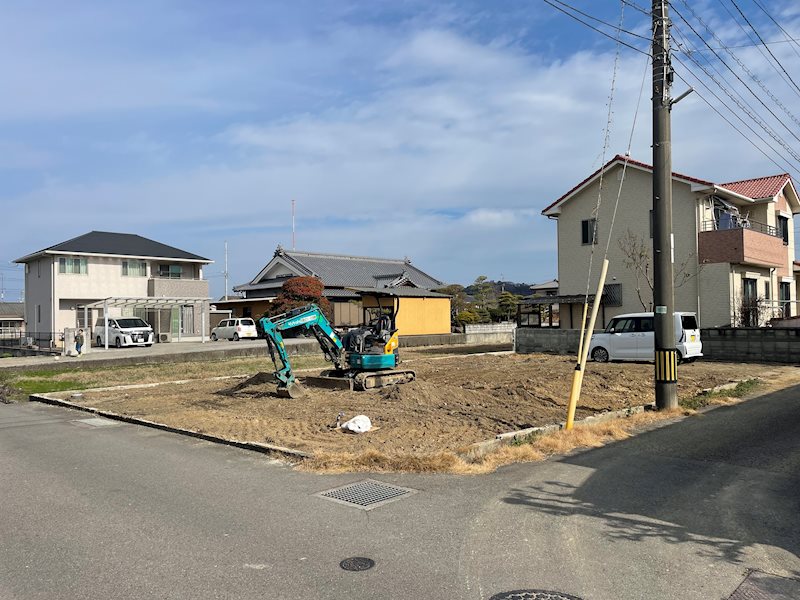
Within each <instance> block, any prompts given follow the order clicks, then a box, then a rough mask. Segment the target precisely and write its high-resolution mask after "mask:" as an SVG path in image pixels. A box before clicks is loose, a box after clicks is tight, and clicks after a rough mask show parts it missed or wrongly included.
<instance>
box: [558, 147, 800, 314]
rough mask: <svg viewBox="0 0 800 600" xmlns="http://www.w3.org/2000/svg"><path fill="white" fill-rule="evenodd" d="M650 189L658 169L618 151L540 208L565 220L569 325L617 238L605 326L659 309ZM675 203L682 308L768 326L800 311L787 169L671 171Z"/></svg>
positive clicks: (563, 267) (562, 244) (797, 207)
mask: <svg viewBox="0 0 800 600" xmlns="http://www.w3.org/2000/svg"><path fill="white" fill-rule="evenodd" d="M626 163H627V167H626V168H625V177H624V182H623V185H622V190H621V193H620V197H619V206H618V207H616V215H614V210H615V202H616V199H617V192H618V190H619V186H620V181H621V180H622V173H623V167H624V166H625V165H626ZM601 174H602V175H603V198H602V203H601V206H600V210H599V213H598V214H597V215H594V214H593V211H594V209H595V205H596V202H597V199H598V190H599V186H600V176H601ZM652 197H653V195H652V167H651V166H650V165H648V164H645V163H642V162H639V161H635V160H632V159H631V158H629V157H624V156H616V157H614V158H613V159H612V160H611V161H609V162H608V163H607V164H605V165H604V166H603V167H601V168H600V169H598V170H597V171H595V172H594V173H592V174H591V175H590V176H589V177H587V178H586V179H584V180H583V181H581V182H580V183H579V184H578V185H576V186H575V187H573V188H572V189H571V190H569V191H568V192H567V193H566V194H564V195H563V196H561V197H560V198H558V199H557V200H556V201H555V202H552V203H551V204H550V205H549V206H547V208H545V209H544V210H543V211H542V214H543V215H545V216H547V217H549V218H551V219H554V220H556V221H557V223H558V283H559V296H558V297H557V298H560V299H561V300H560V308H561V310H560V313H561V315H560V317H561V319H560V323H561V327H564V328H570V327H578V326H579V324H580V315H581V310H582V307H581V306H580V305H579V303H582V301H583V296H584V295H585V293H586V283H587V269H588V264H589V257H590V253H591V251H592V249H594V251H595V261H594V265H595V267H597V265H599V264H600V261H601V259H602V256H603V253H604V251H605V247H606V243H607V240H608V239H609V236H610V237H611V243H610V245H609V253H608V259H609V271H608V277H607V279H606V290H605V293H604V297H603V301H604V304H603V311H602V313H601V318H600V319H598V327H602V326H603V325H604V323H605V322H607V321H608V319H610V318H611V317H612V316H614V315H617V314H621V313H627V312H637V311H642V310H652V289H651V285H650V283H648V279H650V280H651V276H652V267H651V266H650V263H651V261H650V257H651V256H652ZM672 204H673V209H672V215H673V217H672V230H673V235H674V271H675V310H681V311H694V312H697V313H698V316H699V320H700V324H701V326H703V327H717V326H723V325H729V324H730V325H733V326H745V325H763V324H765V323H766V322H767V321H768V320H769V319H771V318H775V317H782V316H793V315H797V314H798V311H797V308H796V300H797V297H796V285H795V272H794V263H793V261H794V249H795V240H794V225H793V222H794V215H795V214H798V213H800V200H799V199H798V195H797V191H796V189H795V187H794V184H793V182H792V178H791V177H790V176H789V175H788V174H786V173H782V174H779V175H771V176H768V177H759V178H756V179H747V180H742V181H733V182H729V183H722V184H717V183H714V182H711V181H707V180H703V179H698V178H696V177H690V176H688V175H681V174H680V173H673V174H672ZM612 222H613V231H611V224H612ZM595 224H596V234H595V235H594V236H593V234H592V231H593V230H594V229H595ZM642 252H644V260H641V259H640V260H638V261H637V259H636V258H635V257H636V256H637V255H638V256H640V257H641V256H642ZM637 262H638V263H639V267H640V268H637V267H636V265H635V263H637ZM594 271H595V272H594V273H593V274H592V278H591V281H590V291H591V292H592V293H593V292H594V290H595V289H596V286H597V278H598V277H599V274H598V273H597V271H598V269H597V268H595V269H594Z"/></svg>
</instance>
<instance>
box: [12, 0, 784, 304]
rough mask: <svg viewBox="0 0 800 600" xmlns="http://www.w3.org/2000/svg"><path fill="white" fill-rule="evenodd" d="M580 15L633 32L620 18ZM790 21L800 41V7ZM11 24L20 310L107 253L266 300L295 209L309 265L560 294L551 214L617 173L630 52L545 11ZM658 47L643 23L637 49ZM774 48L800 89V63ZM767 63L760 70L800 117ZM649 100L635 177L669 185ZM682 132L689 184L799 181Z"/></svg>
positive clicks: (39, 15) (135, 15)
mask: <svg viewBox="0 0 800 600" xmlns="http://www.w3.org/2000/svg"><path fill="white" fill-rule="evenodd" d="M639 3H640V4H641V5H642V6H644V5H646V4H647V2H645V0H639ZM573 4H574V5H576V6H578V7H580V8H582V9H583V10H586V11H588V12H591V13H592V14H594V15H596V16H598V17H601V18H604V19H606V20H608V21H612V22H616V21H617V20H618V18H619V4H618V3H617V2H603V3H597V2H591V1H588V0H585V1H579V0H575V1H574V2H573ZM742 4H744V5H745V6H746V7H747V8H748V11H749V12H750V14H752V16H753V18H754V20H755V22H756V23H758V26H759V29H761V30H762V33H764V34H766V35H767V36H768V37H769V38H770V39H778V38H779V35H780V34H779V33H778V32H777V31H775V30H774V28H771V24H770V23H769V22H768V21H767V20H766V18H765V17H764V15H763V14H759V13H757V12H756V10H755V8H754V7H753V5H752V4H751V3H750V2H743V3H742ZM676 5H677V6H678V7H680V6H681V5H680V4H679V3H678V2H676ZM693 5H694V6H695V7H696V10H698V11H699V13H700V14H702V15H704V16H705V17H706V18H707V19H708V21H709V22H710V23H713V24H714V25H715V27H717V28H718V29H717V31H718V33H719V35H720V36H721V37H722V38H723V39H725V40H726V41H727V42H728V43H731V44H733V43H737V42H740V41H745V42H746V41H747V40H746V38H745V34H744V32H743V31H741V30H739V29H737V28H736V27H735V26H734V25H733V24H732V22H731V21H730V18H729V15H727V14H725V13H724V12H722V10H721V8H720V4H719V3H716V2H713V3H712V2H695V3H693ZM768 5H769V6H770V7H771V11H772V13H773V14H774V15H779V18H780V19H781V22H782V23H783V24H784V27H786V28H787V29H788V30H790V31H794V32H798V33H800V14H799V11H798V8H797V7H794V6H793V5H792V3H790V2H782V1H781V0H774V1H773V2H769V3H768ZM2 10H3V18H2V19H0V66H1V67H2V72H3V93H2V94H0V206H2V207H3V213H4V214H5V215H10V217H9V218H8V220H7V221H6V224H8V223H11V224H12V227H10V228H9V227H4V232H3V235H2V236H0V261H2V262H0V274H2V276H3V286H2V287H3V288H4V290H5V299H6V300H9V299H12V300H13V299H16V298H17V297H18V295H19V288H20V287H21V280H20V275H19V271H17V270H15V268H14V267H13V266H12V265H11V264H10V261H12V260H13V259H15V258H17V257H20V256H22V255H25V254H27V253H29V252H32V251H35V250H38V249H41V248H44V247H46V246H49V245H52V244H55V243H58V242H61V241H64V240H66V239H69V238H71V237H74V236H76V235H80V234H82V233H85V232H87V231H90V230H93V229H96V230H106V231H119V232H126V233H138V234H140V235H144V236H146V237H150V238H153V239H156V240H158V241H161V242H164V243H167V244H171V245H174V246H177V247H179V248H182V249H185V250H188V251H191V252H195V253H197V254H200V255H203V256H206V257H208V258H211V259H213V260H215V261H216V262H215V264H214V265H211V266H210V267H209V268H208V270H207V275H208V276H209V279H210V280H211V282H212V294H213V295H215V296H218V295H221V294H222V293H223V284H222V278H221V276H220V274H221V272H222V270H223V265H224V255H223V247H224V242H225V241H226V240H227V242H228V246H229V265H230V266H229V270H230V282H231V284H232V285H233V284H238V283H244V282H246V281H248V280H249V279H250V278H252V277H253V276H254V275H255V274H256V273H257V272H258V270H259V269H260V268H261V267H262V266H263V265H264V264H265V263H266V262H267V261H268V260H269V258H270V257H271V256H272V253H273V251H274V250H275V247H276V246H277V245H278V244H282V245H284V246H285V247H289V246H290V245H291V200H292V199H293V198H294V199H296V201H297V221H296V222H297V248H298V249H303V250H311V251H319V252H341V253H347V254H356V255H369V256H385V257H396V258H402V257H404V256H408V257H411V258H412V260H413V262H414V264H416V265H418V266H419V267H420V268H422V269H424V270H426V271H428V272H430V273H431V274H432V275H434V276H436V277H438V278H440V279H442V280H445V281H447V282H458V283H469V282H470V281H472V280H473V279H474V278H475V277H477V276H478V275H482V274H483V275H487V276H489V277H490V278H492V279H499V278H500V277H501V276H502V277H503V278H505V279H507V280H515V281H527V282H541V281H544V280H547V279H550V278H552V277H554V276H555V275H556V254H555V238H556V226H555V223H554V222H550V221H548V220H547V219H545V218H544V217H542V216H541V215H540V211H541V209H542V208H544V207H545V206H546V205H547V204H549V203H550V202H551V201H552V200H554V199H555V198H557V197H558V196H560V195H561V194H562V193H563V192H565V191H566V190H568V189H569V188H571V187H572V186H573V185H574V184H575V183H577V182H578V181H579V180H581V179H582V178H583V177H585V176H586V175H588V174H589V173H590V172H591V171H592V170H594V169H595V168H597V167H598V166H599V164H600V156H601V153H602V150H603V129H604V126H605V123H606V111H607V106H606V103H607V99H608V96H609V91H610V84H611V73H612V65H613V61H614V51H615V48H614V44H613V42H612V41H611V40H608V39H606V38H604V37H602V36H600V35H599V34H596V33H594V32H591V31H589V30H587V29H585V28H584V27H582V26H581V25H579V24H577V23H575V22H573V21H571V20H570V19H569V18H568V17H566V16H564V15H563V14H561V13H559V12H557V11H555V10H554V9H553V8H551V7H550V6H547V5H546V4H545V3H543V2H541V1H540V0H526V1H521V0H520V1H517V0H501V1H498V2H492V3H489V2H485V1H472V2H450V3H431V2H423V1H416V0H406V1H401V0H395V1H392V2H383V1H376V0H371V1H364V2H356V1H328V2H325V1H293V2H272V1H239V2H227V3H223V2H202V1H193V2H188V1H186V2H179V1H175V2H152V1H140V2H122V1H104V2H90V1H84V2H74V3H63V2H38V3H29V2H21V1H19V2H15V1H9V2H5V3H4V4H3V9H2ZM648 25H649V24H648V21H647V18H646V17H645V16H644V15H643V14H641V13H639V12H637V11H636V10H635V9H632V8H630V7H628V8H626V13H625V27H626V28H627V29H630V30H633V31H636V32H638V33H640V34H643V35H647V33H648ZM629 41H634V40H632V39H630V38H629ZM642 47H644V46H642ZM773 48H774V50H775V52H776V54H778V55H779V56H780V57H781V59H782V61H783V64H784V65H786V66H787V67H788V68H789V69H790V71H791V72H792V73H795V74H796V76H797V78H798V81H800V64H798V63H800V59H798V57H797V56H796V55H795V54H792V49H791V48H790V46H789V45H788V44H782V45H775V46H774V47H773ZM753 52H754V51H753V49H752V48H745V49H742V50H741V56H743V57H744V58H745V59H746V60H747V61H748V64H751V65H753V69H754V70H755V72H756V73H758V74H759V75H760V77H761V78H762V80H763V81H764V82H766V83H768V84H769V85H771V86H774V87H773V89H775V90H776V93H777V94H778V95H779V96H780V97H781V98H782V99H783V101H784V102H785V104H786V106H787V107H788V108H789V109H790V110H791V111H792V112H793V113H796V114H800V101H798V98H800V96H798V95H794V96H792V95H791V94H789V93H788V92H787V91H786V89H785V88H781V87H780V86H781V85H783V84H782V82H780V81H779V80H778V79H777V75H776V74H775V73H774V72H773V71H771V70H769V69H768V68H767V66H766V65H765V64H763V61H761V62H759V61H760V58H759V57H758V56H757V55H755V54H753ZM751 60H752V62H751ZM644 61H645V57H644V56H642V55H640V54H637V53H635V52H633V51H632V50H624V51H623V52H622V54H621V56H620V67H619V72H618V76H617V81H616V97H615V103H614V119H613V126H612V136H611V144H610V147H609V150H608V154H607V158H610V157H611V156H613V154H615V153H623V152H624V151H625V149H626V146H627V139H628V136H629V135H630V129H631V122H632V118H633V113H634V109H635V106H636V101H637V97H638V93H639V88H640V85H641V82H642V75H643V73H644V68H645V63H644ZM647 86H649V81H648V82H647V84H646V87H645V94H644V96H643V99H642V108H641V110H642V111H643V112H642V113H641V114H640V119H639V123H638V126H637V130H636V132H635V134H634V142H633V150H632V155H633V157H634V158H637V159H639V160H643V161H646V162H650V158H651V154H650V122H649V113H648V111H649V97H650V94H649V90H648V87H647ZM683 88H684V86H683V84H681V83H680V82H676V87H675V92H676V93H678V92H680V91H681V90H682V89H683ZM673 128H674V131H673V136H674V152H675V155H674V159H673V160H674V162H673V164H674V167H675V169H676V170H679V171H682V172H685V173H687V174H690V175H695V176H698V177H703V178H707V179H712V180H715V181H728V180H734V179H741V178H746V177H753V176H759V175H766V174H772V173H776V172H780V171H781V170H785V169H779V168H778V167H777V166H775V165H774V164H772V163H771V162H769V161H768V160H767V159H766V158H764V156H762V155H761V154H760V153H759V152H758V151H757V150H755V149H754V148H753V147H752V146H750V145H749V144H748V143H747V142H746V141H744V140H743V139H742V138H741V137H740V136H739V135H738V134H737V133H736V132H735V131H733V130H732V129H731V128H730V127H729V126H728V125H727V124H725V123H724V121H722V120H721V119H720V118H719V117H717V116H716V115H714V113H712V112H711V111H710V110H709V109H708V107H707V106H706V105H705V104H703V103H702V102H701V101H700V100H699V99H698V98H696V97H691V96H690V97H689V98H687V99H686V100H685V101H683V102H682V103H681V104H680V105H679V106H678V107H676V110H675V113H674V122H673Z"/></svg>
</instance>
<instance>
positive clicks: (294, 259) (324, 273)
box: [264, 248, 444, 289]
mask: <svg viewBox="0 0 800 600" xmlns="http://www.w3.org/2000/svg"><path fill="white" fill-rule="evenodd" d="M275 256H276V257H278V256H280V257H282V258H284V259H286V260H287V262H289V263H291V264H292V265H294V266H296V267H298V271H300V272H305V273H306V274H308V275H314V276H316V277H319V278H320V279H321V280H322V283H324V284H325V285H326V286H328V287H360V288H375V287H386V286H387V285H389V284H390V283H392V282H393V281H395V280H398V281H402V280H403V278H405V279H407V280H408V281H409V282H411V283H412V284H413V285H415V286H416V287H419V288H424V289H432V288H437V287H441V286H442V285H444V284H443V283H442V282H441V281H439V280H438V279H436V278H435V277H431V276H430V275H428V274H427V273H425V272H423V271H421V270H420V269H418V268H416V267H415V266H414V265H412V264H411V261H409V260H406V259H388V258H368V257H364V256H347V255H338V254H320V253H315V252H299V251H289V250H284V249H282V248H278V250H277V251H276V253H275ZM264 283H267V282H266V281H265V282H264Z"/></svg>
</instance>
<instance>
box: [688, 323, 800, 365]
mask: <svg viewBox="0 0 800 600" xmlns="http://www.w3.org/2000/svg"><path fill="white" fill-rule="evenodd" d="M700 339H701V340H702V341H703V357H704V358H705V359H709V360H727V361H734V362H766V363H780V364H800V328H772V327H737V328H733V327H719V328H716V329H701V330H700Z"/></svg>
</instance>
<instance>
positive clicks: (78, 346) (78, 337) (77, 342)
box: [75, 329, 83, 356]
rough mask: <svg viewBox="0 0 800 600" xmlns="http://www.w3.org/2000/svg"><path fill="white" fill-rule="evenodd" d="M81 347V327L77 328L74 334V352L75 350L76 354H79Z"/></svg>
mask: <svg viewBox="0 0 800 600" xmlns="http://www.w3.org/2000/svg"><path fill="white" fill-rule="evenodd" d="M82 348H83V329H78V333H76V334H75V352H77V354H78V356H80V355H81V349H82Z"/></svg>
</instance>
